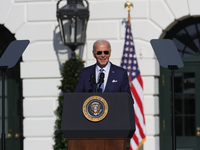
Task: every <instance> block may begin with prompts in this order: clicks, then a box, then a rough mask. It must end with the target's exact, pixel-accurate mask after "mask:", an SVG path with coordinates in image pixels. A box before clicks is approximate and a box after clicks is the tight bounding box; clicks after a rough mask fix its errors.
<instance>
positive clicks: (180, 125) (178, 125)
mask: <svg viewBox="0 0 200 150" xmlns="http://www.w3.org/2000/svg"><path fill="white" fill-rule="evenodd" d="M175 123H176V124H175V129H176V135H177V136H183V118H182V117H180V116H177V117H175Z"/></svg>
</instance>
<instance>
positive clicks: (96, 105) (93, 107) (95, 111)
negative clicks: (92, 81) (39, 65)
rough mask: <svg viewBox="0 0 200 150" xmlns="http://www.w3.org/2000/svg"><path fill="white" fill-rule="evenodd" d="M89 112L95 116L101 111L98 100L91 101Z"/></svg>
mask: <svg viewBox="0 0 200 150" xmlns="http://www.w3.org/2000/svg"><path fill="white" fill-rule="evenodd" d="M90 107H91V113H92V114H93V115H94V116H97V115H99V114H100V113H101V111H102V109H100V108H101V104H100V103H98V102H93V103H92V104H91V105H90Z"/></svg>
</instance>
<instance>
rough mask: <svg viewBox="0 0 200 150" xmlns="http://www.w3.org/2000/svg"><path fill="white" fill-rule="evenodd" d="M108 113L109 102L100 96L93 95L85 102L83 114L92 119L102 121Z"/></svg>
mask: <svg viewBox="0 0 200 150" xmlns="http://www.w3.org/2000/svg"><path fill="white" fill-rule="evenodd" d="M107 113H108V104H107V102H106V100H105V99H104V98H102V97H100V96H91V97H89V98H87V99H86V100H85V102H84V103H83V114H84V116H85V117H86V118H87V119H88V120H90V121H94V122H96V121H101V120H102V119H104V118H105V117H106V115H107Z"/></svg>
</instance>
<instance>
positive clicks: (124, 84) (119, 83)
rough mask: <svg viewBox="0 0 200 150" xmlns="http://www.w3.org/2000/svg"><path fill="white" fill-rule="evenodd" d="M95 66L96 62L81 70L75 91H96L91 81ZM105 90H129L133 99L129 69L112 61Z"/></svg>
mask: <svg viewBox="0 0 200 150" xmlns="http://www.w3.org/2000/svg"><path fill="white" fill-rule="evenodd" d="M95 68H96V64H95V65H92V66H89V67H86V68H84V69H82V70H81V75H80V78H79V82H78V86H77V88H76V91H75V92H95V84H93V88H92V86H91V85H90V82H89V80H90V75H91V74H92V73H94V74H95ZM95 79H96V78H95ZM104 92H127V93H129V95H130V97H131V99H132V96H131V92H130V87H129V81H128V75H127V71H126V70H125V69H123V68H121V67H118V66H116V65H113V64H112V63H111V66H110V72H109V75H108V80H107V83H106V87H105V90H104Z"/></svg>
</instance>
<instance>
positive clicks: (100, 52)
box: [97, 51, 109, 55]
mask: <svg viewBox="0 0 200 150" xmlns="http://www.w3.org/2000/svg"><path fill="white" fill-rule="evenodd" d="M103 52H104V54H105V55H108V54H109V51H103ZM101 54H102V51H98V52H97V55H101Z"/></svg>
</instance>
